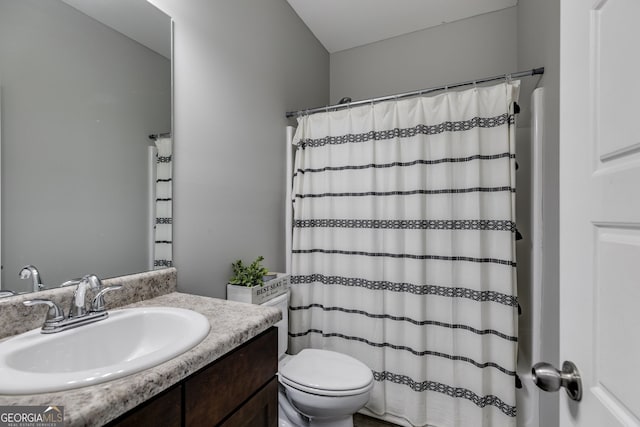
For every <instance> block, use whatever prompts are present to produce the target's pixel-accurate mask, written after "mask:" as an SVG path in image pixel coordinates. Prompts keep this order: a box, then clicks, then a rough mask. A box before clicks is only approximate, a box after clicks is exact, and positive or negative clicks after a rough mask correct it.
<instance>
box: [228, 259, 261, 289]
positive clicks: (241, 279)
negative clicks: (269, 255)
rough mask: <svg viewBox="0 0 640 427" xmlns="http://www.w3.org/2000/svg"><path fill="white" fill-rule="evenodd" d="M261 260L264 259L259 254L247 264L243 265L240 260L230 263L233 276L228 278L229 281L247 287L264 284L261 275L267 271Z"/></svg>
mask: <svg viewBox="0 0 640 427" xmlns="http://www.w3.org/2000/svg"><path fill="white" fill-rule="evenodd" d="M262 261H264V257H263V256H259V257H258V258H256V260H255V261H253V262H252V263H251V264H250V265H249V266H246V265H244V264H243V263H242V260H237V261H236V262H233V263H231V268H232V269H233V276H232V277H231V279H229V283H230V284H232V285H239V286H247V287H252V286H262V285H263V284H264V282H263V280H262V276H264V275H266V274H267V273H268V272H269V270H267V269H266V268H265V267H263V266H262Z"/></svg>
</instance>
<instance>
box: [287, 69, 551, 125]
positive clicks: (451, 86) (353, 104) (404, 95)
mask: <svg viewBox="0 0 640 427" xmlns="http://www.w3.org/2000/svg"><path fill="white" fill-rule="evenodd" d="M536 74H544V67H539V68H534V69H532V70H527V71H518V72H517V73H511V74H501V75H499V76H493V77H485V78H482V79H476V80H469V81H467V82H462V83H453V84H449V85H444V86H436V87H430V88H427V89H422V90H414V91H412V92H404V93H399V94H397V95H388V96H381V97H380V98H371V99H363V100H362V101H353V102H348V103H345V104H334V105H327V106H326V107H317V108H310V109H308V110H299V111H288V112H287V117H296V116H300V115H304V114H313V113H319V112H321V111H337V110H343V109H345V108H350V107H356V106H358V105H364V104H372V103H376V102H382V101H390V100H392V99H400V98H409V97H411V96H416V95H424V94H425V93H429V92H437V91H439V90H447V89H454V88H458V87H462V86H470V85H475V84H479V83H486V82H491V81H494V80H503V79H509V78H512V79H517V78H519V77H529V76H535V75H536Z"/></svg>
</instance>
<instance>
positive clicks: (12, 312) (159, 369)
mask: <svg viewBox="0 0 640 427" xmlns="http://www.w3.org/2000/svg"><path fill="white" fill-rule="evenodd" d="M163 274H165V275H167V276H166V277H165V276H163ZM175 278H176V275H175V269H167V270H165V271H164V272H149V273H142V274H140V275H132V276H124V277H122V278H117V279H109V280H105V281H104V283H105V285H111V284H113V283H123V284H124V287H123V292H122V293H119V295H116V293H115V292H112V293H110V295H109V296H113V298H111V299H110V300H108V301H107V304H108V305H109V307H114V305H115V306H117V308H116V309H118V308H130V307H177V308H186V309H189V310H193V311H196V312H198V313H200V314H202V315H204V316H205V317H206V318H207V319H208V320H209V323H210V326H211V328H210V330H209V333H208V335H207V336H206V337H205V338H204V339H203V340H202V341H201V342H200V343H199V344H197V345H196V346H195V347H193V348H192V349H190V350H188V351H186V352H184V353H182V354H180V355H178V356H176V357H174V358H173V359H170V360H168V361H167V362H164V363H161V364H159V365H157V366H154V367H152V368H149V369H146V370H144V371H141V372H138V373H135V374H132V375H129V376H126V377H123V378H119V379H116V380H112V381H108V382H104V383H101V384H96V385H92V386H88V387H81V388H76V389H71V390H66V391H60V392H51V393H41V394H31V395H1V394H0V405H47V406H54V405H55V406H64V420H65V425H68V426H103V425H113V426H140V425H166V426H183V425H184V426H200V425H224V426H240V425H252V426H276V425H277V418H278V411H277V409H278V386H277V380H276V372H277V331H276V329H275V328H273V327H272V326H273V325H274V324H275V323H276V322H278V321H279V320H280V319H281V313H280V310H278V309H275V308H271V307H262V306H258V305H250V304H243V303H237V302H232V301H225V300H220V299H215V298H207V297H201V296H196V295H189V294H182V293H179V292H175V288H176V287H175ZM167 280H168V282H167ZM70 291H71V290H69V289H65V288H61V289H56V290H51V291H46V292H48V293H44V292H43V293H42V294H43V295H42V297H44V298H50V299H54V300H56V299H57V302H58V303H60V304H61V305H62V306H66V303H67V302H68V300H69V299H70V295H69V292H70ZM12 299H13V303H10V302H8V301H1V302H0V327H1V329H2V330H3V332H5V334H4V336H9V335H14V334H17V333H21V332H24V330H28V329H33V328H35V327H38V324H37V323H39V324H41V323H42V320H43V319H44V311H43V310H38V311H37V312H36V313H35V320H34V316H33V315H32V314H33V313H32V309H33V307H24V306H22V303H21V301H20V297H12ZM42 308H44V307H42ZM25 309H26V310H25ZM109 310H110V311H115V309H114V308H110V309H109ZM33 322H36V325H35V326H34V324H33ZM12 325H13V327H14V330H11V326H12ZM19 328H22V330H20V329H19ZM7 330H9V333H7V332H6V331H7ZM1 338H2V337H0V339H1ZM113 345H114V346H117V345H118V343H117V342H114V343H113Z"/></svg>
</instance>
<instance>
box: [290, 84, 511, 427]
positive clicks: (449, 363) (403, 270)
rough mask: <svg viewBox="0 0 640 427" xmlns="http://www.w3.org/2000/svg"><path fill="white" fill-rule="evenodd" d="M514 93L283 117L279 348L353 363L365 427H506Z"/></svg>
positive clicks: (483, 91) (501, 88)
mask: <svg viewBox="0 0 640 427" xmlns="http://www.w3.org/2000/svg"><path fill="white" fill-rule="evenodd" d="M518 89H519V82H517V81H514V82H505V83H503V84H499V85H495V86H492V87H477V88H473V89H470V90H466V91H460V92H447V93H443V94H441V95H438V96H433V97H419V98H412V99H406V100H397V101H390V102H383V103H379V104H375V105H366V106H361V107H357V108H355V107H354V108H351V109H344V110H340V111H333V112H325V113H319V114H313V115H308V116H303V117H300V118H299V119H298V129H297V131H296V135H295V137H294V143H295V144H297V147H298V148H297V153H296V159H295V166H294V181H293V191H292V198H293V201H294V203H293V206H294V219H293V227H294V229H293V242H292V278H291V283H292V294H291V302H290V337H289V340H290V346H289V348H290V350H291V351H292V353H297V352H298V351H300V350H301V349H303V348H306V347H313V348H323V349H330V350H335V351H339V352H342V353H346V354H349V355H351V356H354V357H356V358H357V359H359V360H361V361H362V362H364V363H365V364H366V365H368V366H369V367H370V368H371V369H372V371H373V374H374V378H375V386H374V389H373V391H372V396H371V399H370V401H369V403H368V404H367V406H366V408H367V409H368V410H369V411H371V412H372V413H374V414H377V415H378V416H380V417H381V418H385V417H386V418H387V419H394V418H395V419H396V420H397V419H398V418H400V419H403V420H406V422H408V423H410V424H411V425H415V426H425V425H429V426H437V427H481V426H485V427H499V426H500V427H501V426H515V425H516V424H515V423H516V417H515V416H516V407H515V404H516V403H515V402H516V400H515V376H516V374H515V370H516V350H517V312H518V310H517V307H518V302H517V296H516V270H515V266H516V263H515V154H514V149H515V129H514V127H515V125H514V114H513V108H514V102H515V101H516V100H517V96H518Z"/></svg>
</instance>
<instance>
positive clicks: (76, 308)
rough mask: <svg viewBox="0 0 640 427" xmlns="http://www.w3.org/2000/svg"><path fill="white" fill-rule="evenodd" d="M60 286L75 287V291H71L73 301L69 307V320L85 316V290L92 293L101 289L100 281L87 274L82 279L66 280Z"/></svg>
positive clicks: (93, 275) (94, 276) (96, 277)
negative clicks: (89, 290)
mask: <svg viewBox="0 0 640 427" xmlns="http://www.w3.org/2000/svg"><path fill="white" fill-rule="evenodd" d="M60 286H61V287H64V286H77V287H76V290H75V291H73V300H72V301H71V307H70V308H69V319H72V318H74V317H82V316H86V315H87V301H86V294H87V289H91V290H93V291H97V290H99V289H100V288H102V281H100V279H98V276H96V275H95V274H87V275H86V276H84V277H83V278H82V279H73V280H68V281H66V282H64V283H63V284H62V285H60Z"/></svg>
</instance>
